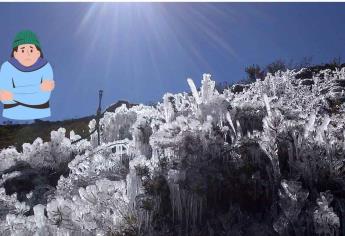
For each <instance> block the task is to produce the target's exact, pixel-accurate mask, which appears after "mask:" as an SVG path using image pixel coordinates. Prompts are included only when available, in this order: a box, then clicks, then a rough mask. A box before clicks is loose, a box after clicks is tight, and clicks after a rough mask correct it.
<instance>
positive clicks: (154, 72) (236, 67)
mask: <svg viewBox="0 0 345 236" xmlns="http://www.w3.org/2000/svg"><path fill="white" fill-rule="evenodd" d="M0 19H1V20H0V26H1V29H2V30H1V33H0V35H1V37H0V61H1V63H2V62H4V61H6V60H7V59H8V57H9V55H10V52H11V43H12V40H13V38H14V36H15V34H16V33H17V32H18V31H20V30H22V29H31V30H32V31H34V32H36V33H37V35H38V36H39V39H40V41H41V45H42V50H43V53H44V55H45V57H46V58H47V59H48V61H49V62H50V63H51V64H52V66H53V69H54V76H55V78H54V79H55V81H56V89H55V90H54V91H53V93H52V98H51V107H52V116H51V117H50V118H49V120H61V119H67V118H76V117H82V116H86V115H90V114H92V113H94V112H95V111H96V109H97V104H98V101H97V100H98V90H99V89H103V90H104V99H103V107H104V106H108V105H110V104H112V103H114V102H116V101H117V100H127V101H130V102H133V103H148V102H149V101H159V100H161V98H162V96H163V94H164V93H165V92H172V93H177V92H182V91H189V88H188V84H187V81H186V79H187V78H188V77H191V78H192V79H193V80H194V81H195V83H196V85H197V86H200V80H201V78H202V74H203V73H210V74H212V78H213V79H214V80H216V81H217V82H222V81H228V82H231V81H239V80H241V79H243V78H244V77H245V73H244V68H245V67H246V66H247V65H251V64H259V65H266V64H268V63H270V62H272V61H274V60H276V59H284V60H285V61H289V60H291V59H293V60H295V61H296V62H298V61H300V60H301V59H302V58H303V57H312V58H313V63H320V62H327V61H329V60H331V59H332V58H334V57H341V58H345V47H344V46H345V30H344V22H345V4H344V3H0ZM0 111H1V112H2V110H0ZM0 121H1V120H0Z"/></svg>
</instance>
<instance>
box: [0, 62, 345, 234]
mask: <svg viewBox="0 0 345 236" xmlns="http://www.w3.org/2000/svg"><path fill="white" fill-rule="evenodd" d="M301 73H303V69H302V71H287V72H277V73H276V74H275V75H271V74H269V75H268V76H267V77H266V78H265V80H257V81H256V82H255V83H252V84H250V85H236V86H234V87H232V88H230V89H225V90H224V91H220V92H218V91H217V90H216V89H215V82H214V81H212V80H211V75H209V74H204V75H203V78H202V81H201V88H200V89H198V88H197V86H196V85H195V84H194V82H193V80H192V79H187V81H186V82H187V83H188V85H189V87H190V89H191V92H190V93H186V92H184V93H178V94H171V93H166V94H165V95H164V96H163V99H162V101H161V102H159V103H158V104H156V105H155V106H144V105H138V106H134V107H132V108H130V109H127V108H126V106H122V107H119V108H117V109H116V110H115V112H107V113H105V115H104V117H103V118H102V119H101V121H100V125H101V134H100V136H101V145H100V146H98V145H97V133H94V134H93V135H92V137H91V139H90V140H89V141H88V140H82V141H80V142H77V143H75V144H71V142H72V141H73V140H77V139H78V138H79V136H78V135H75V134H74V133H73V132H71V133H70V134H69V135H66V134H65V129H64V128H60V129H59V130H57V131H53V132H52V133H51V141H50V142H43V141H42V139H40V138H38V139H37V140H36V141H35V142H33V143H32V144H28V143H27V144H24V145H23V151H22V152H18V151H17V150H16V149H15V148H12V147H9V148H7V149H3V150H1V152H0V171H1V179H0V183H1V188H0V210H1V211H0V231H1V235H40V236H41V235H42V236H45V235H99V236H101V235H104V236H105V235H114V236H115V235H129V236H130V235H133V236H134V235H153V236H155V235H157V236H158V235H162V236H163V235H164V236H175V235H192V236H194V235H195V236H203V235H210V236H213V235H214V236H216V235H220V236H226V235H265V236H267V235H345V225H344V222H345V220H344V219H345V175H344V174H345V166H344V157H345V155H344V153H345V129H344V123H345V103H344V102H345V68H343V69H341V70H340V69H337V70H333V71H331V70H324V71H320V72H318V73H315V74H314V75H313V76H312V77H310V78H303V79H302V78H298V75H300V74H301ZM235 87H236V89H234V88H235ZM95 125H96V122H95V120H93V121H91V122H90V124H89V127H90V131H92V130H94V128H95Z"/></svg>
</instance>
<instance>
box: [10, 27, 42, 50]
mask: <svg viewBox="0 0 345 236" xmlns="http://www.w3.org/2000/svg"><path fill="white" fill-rule="evenodd" d="M22 44H34V45H36V46H37V47H39V48H41V46H40V42H39V41H38V38H37V36H36V34H35V33H34V32H32V31H30V30H23V31H20V32H19V33H17V35H16V37H15V38H14V40H13V43H12V48H16V47H18V46H19V45H22Z"/></svg>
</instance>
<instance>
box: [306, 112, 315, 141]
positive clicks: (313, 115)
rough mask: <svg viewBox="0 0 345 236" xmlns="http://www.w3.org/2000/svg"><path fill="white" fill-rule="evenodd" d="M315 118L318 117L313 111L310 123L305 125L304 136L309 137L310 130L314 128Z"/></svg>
mask: <svg viewBox="0 0 345 236" xmlns="http://www.w3.org/2000/svg"><path fill="white" fill-rule="evenodd" d="M315 118H316V115H315V113H312V114H311V115H310V118H309V121H308V123H307V124H306V125H305V128H304V138H307V137H308V135H309V132H310V131H312V130H313V128H314V123H315Z"/></svg>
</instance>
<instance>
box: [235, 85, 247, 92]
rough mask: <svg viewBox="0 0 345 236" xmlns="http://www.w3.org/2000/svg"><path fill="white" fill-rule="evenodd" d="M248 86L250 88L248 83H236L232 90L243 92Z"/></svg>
mask: <svg viewBox="0 0 345 236" xmlns="http://www.w3.org/2000/svg"><path fill="white" fill-rule="evenodd" d="M246 88H249V86H248V85H246V84H234V85H233V86H232V87H231V91H232V92H233V93H240V92H243V90H244V89H246Z"/></svg>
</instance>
